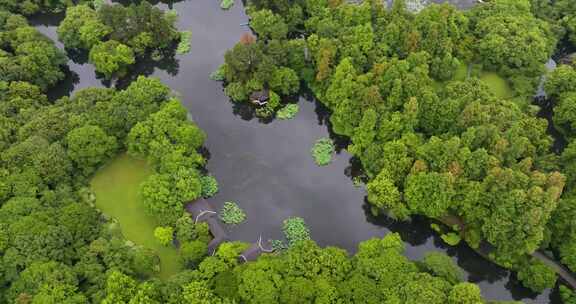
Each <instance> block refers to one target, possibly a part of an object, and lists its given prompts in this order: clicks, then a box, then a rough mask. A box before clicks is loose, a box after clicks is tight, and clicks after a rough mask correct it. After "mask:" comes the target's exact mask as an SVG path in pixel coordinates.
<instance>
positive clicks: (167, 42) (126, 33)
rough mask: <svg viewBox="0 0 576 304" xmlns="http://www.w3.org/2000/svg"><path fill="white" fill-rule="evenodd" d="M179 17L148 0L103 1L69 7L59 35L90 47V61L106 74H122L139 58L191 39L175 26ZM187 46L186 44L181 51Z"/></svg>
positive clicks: (73, 45)
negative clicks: (131, 1)
mask: <svg viewBox="0 0 576 304" xmlns="http://www.w3.org/2000/svg"><path fill="white" fill-rule="evenodd" d="M176 19H177V15H176V14H175V13H173V12H166V13H165V12H163V11H161V10H160V9H159V8H157V7H154V6H152V5H151V4H150V3H148V2H147V1H142V2H140V3H139V4H131V5H130V6H123V5H120V4H113V5H109V4H103V5H100V6H99V7H98V8H97V9H94V8H92V7H90V6H88V5H77V6H73V7H70V8H68V9H67V10H66V18H65V19H64V20H63V21H62V23H60V25H59V26H58V36H59V38H60V40H61V41H62V42H63V43H64V45H65V46H66V48H68V49H83V50H87V51H89V52H90V53H89V60H90V62H92V63H93V64H94V66H95V67H96V71H98V72H100V73H102V74H104V76H105V77H106V78H111V77H113V76H119V77H121V76H124V75H125V74H126V73H127V71H128V68H129V67H130V66H131V65H132V64H134V63H135V62H136V58H139V57H142V56H145V55H151V56H152V57H153V58H156V57H162V56H163V53H166V52H168V51H169V48H170V47H172V46H173V44H174V42H176V41H178V40H180V39H183V40H189V35H187V34H184V35H181V34H180V33H179V32H178V30H177V29H176V28H175V25H174V24H175V22H176ZM185 42H186V41H185ZM188 44H189V41H188ZM188 47H189V46H188ZM185 48H186V45H185V44H183V46H181V47H180V51H187V50H186V49H185Z"/></svg>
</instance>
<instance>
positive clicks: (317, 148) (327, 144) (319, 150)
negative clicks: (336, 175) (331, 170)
mask: <svg viewBox="0 0 576 304" xmlns="http://www.w3.org/2000/svg"><path fill="white" fill-rule="evenodd" d="M333 153H334V144H333V143H332V140H331V139H330V138H327V137H323V138H320V139H319V140H317V141H316V143H315V144H314V147H312V157H314V161H315V162H316V164H317V165H319V166H326V165H328V164H330V162H332V154H333Z"/></svg>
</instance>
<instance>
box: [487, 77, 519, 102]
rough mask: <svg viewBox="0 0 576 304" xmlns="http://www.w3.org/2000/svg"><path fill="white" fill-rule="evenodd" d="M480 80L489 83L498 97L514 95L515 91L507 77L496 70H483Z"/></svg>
mask: <svg viewBox="0 0 576 304" xmlns="http://www.w3.org/2000/svg"><path fill="white" fill-rule="evenodd" d="M480 80H482V81H483V82H484V83H486V84H487V85H488V87H489V88H490V89H491V90H492V93H494V95H496V97H499V98H506V99H507V98H512V97H514V92H512V88H510V85H509V84H508V82H507V81H506V79H504V78H502V77H501V76H500V75H498V74H497V73H496V72H485V71H483V72H482V73H481V74H480Z"/></svg>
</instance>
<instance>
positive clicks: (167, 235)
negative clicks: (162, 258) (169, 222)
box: [154, 227, 174, 246]
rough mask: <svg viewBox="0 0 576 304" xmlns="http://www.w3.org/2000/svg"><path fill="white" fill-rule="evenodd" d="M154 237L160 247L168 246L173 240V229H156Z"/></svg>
mask: <svg viewBox="0 0 576 304" xmlns="http://www.w3.org/2000/svg"><path fill="white" fill-rule="evenodd" d="M154 237H155V238H156V239H157V240H158V242H160V244H162V246H168V245H170V244H171V243H172V241H173V240H174V229H173V228H172V227H156V229H154Z"/></svg>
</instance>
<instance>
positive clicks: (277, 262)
mask: <svg viewBox="0 0 576 304" xmlns="http://www.w3.org/2000/svg"><path fill="white" fill-rule="evenodd" d="M125 2H130V1H123V4H112V5H110V4H106V3H104V1H71V0H66V1H65V0H60V1H58V0H54V1H46V0H42V1H40V0H26V1H15V0H0V125H1V126H0V303H19V304H24V303H35V304H45V303H46V304H51V303H54V304H56V303H109V304H111V303H115V304H116V303H130V304H136V303H206V304H208V303H210V304H211V303H389V304H392V303H414V304H416V303H438V304H444V303H449V304H476V303H498V302H491V301H487V300H484V299H483V298H482V296H481V292H480V288H479V287H478V286H477V285H475V284H472V283H468V282H466V281H465V280H464V276H463V272H462V270H461V269H460V268H459V267H458V266H457V265H456V264H455V263H454V262H453V260H452V259H451V258H450V257H448V256H447V255H445V254H443V253H438V252H431V253H428V254H426V255H425V256H424V258H423V259H421V260H419V261H411V260H409V259H408V258H407V257H406V256H405V255H404V249H405V248H404V247H405V245H404V242H403V241H402V239H401V238H400V236H399V234H396V233H390V234H388V235H386V236H385V237H383V238H382V239H376V238H374V239H370V240H366V241H364V242H361V243H359V244H358V250H357V252H356V253H355V254H353V255H351V254H349V253H348V252H346V251H345V250H343V249H340V248H337V247H325V248H321V247H319V246H318V245H317V244H316V243H315V242H314V241H312V240H290V242H289V246H287V247H288V248H282V249H280V250H277V251H276V252H275V253H273V254H264V255H262V256H261V257H259V258H258V259H257V260H256V261H253V262H248V263H240V262H239V260H238V258H237V257H238V255H239V254H240V253H241V252H243V251H244V250H245V249H246V248H248V247H249V244H247V243H243V242H226V243H223V244H222V245H220V246H219V247H218V250H217V251H216V252H215V254H214V255H208V252H207V246H208V243H209V241H210V240H211V238H212V236H211V235H210V233H209V230H208V226H207V225H206V224H203V223H199V224H195V222H194V221H193V219H192V218H191V217H190V215H189V214H188V213H186V212H184V205H185V203H186V202H189V201H193V200H196V199H198V198H201V197H209V196H211V195H213V194H214V193H215V192H216V191H217V189H216V188H217V184H216V182H215V181H214V180H213V178H212V177H211V176H210V175H209V173H208V172H207V170H206V163H207V155H206V151H205V149H204V147H203V145H204V142H205V140H206V137H207V136H210V134H206V133H205V132H204V131H203V130H202V129H200V128H199V127H198V126H197V125H196V124H195V123H194V121H193V120H191V119H190V117H189V115H188V110H187V109H186V108H184V106H183V105H182V102H181V100H179V98H178V97H177V94H175V93H174V92H172V90H171V89H170V88H169V87H168V86H166V85H165V84H163V83H161V82H160V81H159V80H158V79H155V78H147V77H137V78H134V79H135V80H134V81H133V82H132V83H130V84H129V85H127V86H126V87H125V88H120V87H118V88H86V89H82V90H80V91H78V92H76V93H75V94H73V95H72V96H65V97H62V98H59V99H56V100H52V99H50V98H48V97H47V96H48V92H49V91H50V89H52V88H54V87H55V86H56V85H57V84H58V83H59V82H60V81H62V80H63V79H64V77H65V69H66V64H67V62H68V59H67V53H66V52H68V53H70V52H86V53H88V57H89V62H90V63H91V64H93V65H94V66H95V68H96V71H97V72H99V73H102V74H103V75H104V76H105V78H111V79H118V78H122V77H123V76H125V75H126V74H128V73H129V71H130V69H131V67H132V66H133V65H134V64H135V63H136V61H137V60H138V59H142V58H143V57H145V56H151V57H162V56H170V55H173V54H171V52H173V49H174V47H175V43H176V42H178V41H179V40H180V39H181V37H182V36H181V33H179V32H178V30H177V29H176V27H175V24H176V20H177V15H176V14H175V13H174V12H163V11H161V10H160V9H158V8H156V7H154V6H152V5H151V4H150V3H148V2H146V1H133V2H134V3H132V4H130V5H128V4H129V3H125ZM486 2H487V3H484V4H482V5H478V6H476V7H474V8H473V9H471V10H469V11H460V10H458V9H456V8H455V7H453V6H451V5H448V4H443V5H430V6H428V7H426V8H424V9H422V10H421V11H418V12H413V11H409V10H408V8H407V7H406V2H405V1H402V0H397V1H394V4H393V6H392V7H390V8H386V7H385V5H383V2H382V1H377V0H370V1H363V2H361V3H347V2H346V1H339V0H250V1H248V3H247V4H248V6H247V12H248V14H249V15H250V18H251V20H250V27H251V29H252V30H253V32H254V35H250V34H246V35H244V36H242V37H240V41H239V42H238V44H237V45H236V46H234V47H233V48H232V49H230V50H228V51H227V52H226V55H225V58H224V59H223V60H224V61H225V63H224V65H223V66H222V68H221V70H220V71H221V73H222V76H223V77H222V79H223V80H224V86H225V92H226V94H228V95H229V96H230V99H231V100H233V102H238V103H242V102H249V101H250V99H251V98H250V97H251V95H252V93H254V92H261V91H268V92H269V100H268V102H267V104H266V105H263V106H254V111H255V113H256V115H258V116H261V117H267V118H271V117H274V116H275V115H276V112H277V111H278V110H280V109H281V107H282V106H283V104H284V103H286V102H288V101H290V100H293V97H294V96H296V95H298V94H299V93H302V92H311V93H312V95H313V96H314V97H315V98H316V99H317V100H318V101H319V102H321V103H322V104H323V105H324V106H325V107H326V108H328V109H329V110H330V118H329V125H330V129H331V130H332V131H333V132H334V134H335V135H338V136H343V137H345V138H347V139H348V142H349V144H348V146H347V148H346V149H347V150H348V151H349V152H350V153H352V154H353V155H354V157H355V158H357V159H358V160H359V161H360V163H361V164H362V169H363V176H362V181H363V182H364V183H365V184H366V191H367V197H368V201H369V203H370V204H371V212H372V213H373V214H374V215H382V214H386V215H388V216H391V217H393V218H394V219H395V220H398V221H408V220H410V218H411V216H415V215H418V216H425V217H427V218H429V219H430V220H431V221H432V222H433V226H434V227H436V230H438V232H439V233H440V234H442V238H443V239H445V240H446V241H447V242H448V243H450V244H452V245H455V244H457V243H459V242H461V241H463V242H466V244H468V245H469V246H470V247H472V248H474V249H475V250H476V251H477V252H478V253H480V254H482V255H484V256H485V257H486V258H488V259H490V260H492V261H494V262H495V263H497V264H499V265H501V266H503V267H505V268H508V269H511V270H513V271H514V272H516V274H517V277H518V279H519V280H521V281H522V283H523V284H524V285H525V286H526V287H528V288H530V289H532V290H534V291H536V292H541V291H542V290H544V289H547V288H552V287H554V286H556V285H557V283H558V282H557V281H558V278H557V274H556V272H555V271H556V270H555V269H553V268H551V267H550V265H549V264H546V263H544V262H543V260H542V259H539V258H538V257H537V256H536V255H535V254H534V253H535V252H537V253H543V254H549V253H550V252H551V253H552V254H553V256H552V258H554V259H556V260H557V261H559V262H560V263H561V264H563V265H564V267H565V268H566V269H568V270H569V271H571V272H575V271H576V224H575V223H574V220H573V219H574V218H576V192H575V191H576V189H574V187H575V186H576V180H575V178H576V167H575V166H576V165H575V163H574V162H575V160H576V68H575V67H574V66H573V65H572V63H571V61H570V60H569V58H568V59H567V60H563V61H562V62H563V63H564V64H561V65H560V66H559V67H558V68H557V69H555V70H554V71H552V72H549V73H547V71H546V69H545V63H546V62H547V61H548V60H549V59H550V58H551V57H553V56H559V55H563V54H562V52H561V48H568V49H569V48H573V47H574V45H575V44H576V3H575V2H573V1H572V0H558V1H553V2H550V1H547V0H532V1H528V0H491V1H486ZM125 4H126V5H125ZM54 11H61V12H65V18H64V20H63V21H62V22H61V23H60V25H59V27H58V37H59V39H60V41H61V42H62V43H63V44H64V46H65V47H66V52H64V51H62V50H60V49H58V48H57V47H56V46H55V44H54V42H53V41H51V40H50V39H48V38H47V37H45V36H44V35H42V34H41V33H40V32H39V31H38V30H36V29H35V28H34V27H32V26H30V25H29V23H28V20H27V17H26V16H30V15H33V14H35V13H39V12H54ZM564 59H566V58H564ZM486 75H491V76H490V77H486ZM542 75H545V77H544V78H543V77H542ZM495 77H497V79H501V80H502V81H501V82H503V83H504V84H505V85H504V87H503V88H499V89H498V88H495V87H496V86H497V84H495V83H494V82H491V81H490V79H492V80H493V79H495ZM543 79H545V85H544V89H545V92H546V94H547V97H546V98H541V99H539V103H535V102H534V100H533V95H534V92H536V91H537V88H538V87H539V85H540V84H541V81H542V80H543ZM545 107H549V108H552V109H553V111H552V117H551V118H550V122H553V125H554V128H555V129H556V130H558V131H559V133H560V134H561V136H562V138H563V139H565V140H566V142H567V143H568V144H567V145H566V147H561V148H560V149H555V148H554V147H553V144H554V138H553V137H552V136H551V135H550V134H549V133H548V127H549V121H548V120H546V119H545V117H542V116H541V110H542V109H543V108H545ZM193 111H194V110H193V109H192V112H193ZM122 153H128V154H129V155H130V156H132V157H135V158H138V159H145V160H147V162H148V164H149V165H150V166H151V168H152V171H153V172H152V174H151V175H150V176H149V177H148V178H147V179H146V180H145V181H144V182H143V183H142V184H141V186H140V195H141V198H142V202H143V207H144V208H145V210H146V212H147V213H148V214H149V215H150V216H152V217H153V218H154V219H155V220H156V221H157V222H158V224H159V226H160V227H158V229H157V230H156V231H155V234H156V233H157V235H156V236H157V238H158V239H159V241H160V242H162V243H163V244H164V245H166V246H174V247H176V248H177V249H178V256H179V263H180V264H181V266H182V271H180V272H179V273H178V274H176V275H174V276H172V277H170V278H168V279H160V278H158V276H157V274H158V273H159V267H160V263H159V259H158V256H157V255H156V253H155V252H153V251H151V250H150V249H148V248H145V247H143V246H139V245H135V244H134V243H132V242H131V241H130V240H127V239H126V238H125V237H124V236H123V235H122V232H121V229H120V228H119V223H118V222H117V221H116V220H114V219H112V218H109V217H108V216H106V215H104V214H103V213H102V212H101V211H99V210H98V208H96V206H95V203H94V202H95V199H96V198H95V196H94V193H93V192H92V190H91V189H90V185H89V183H90V180H91V178H92V177H93V176H94V174H95V173H96V172H97V171H98V170H99V169H100V168H102V167H103V166H104V165H106V164H107V163H108V162H109V161H111V160H112V159H113V158H115V157H116V156H118V155H120V154H122ZM210 161H211V162H218V159H212V160H210ZM299 229H304V228H302V227H299ZM303 239H305V238H303ZM559 284H560V287H559V289H560V293H561V295H562V298H563V300H564V301H565V303H576V295H574V294H573V293H572V291H571V289H570V288H568V287H566V286H565V285H564V282H560V283H559Z"/></svg>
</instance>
